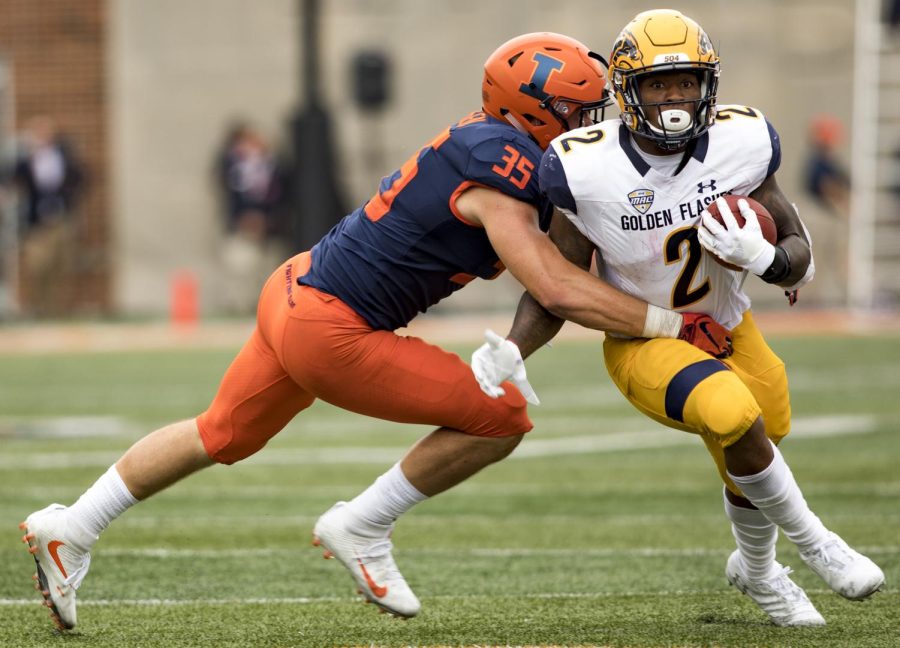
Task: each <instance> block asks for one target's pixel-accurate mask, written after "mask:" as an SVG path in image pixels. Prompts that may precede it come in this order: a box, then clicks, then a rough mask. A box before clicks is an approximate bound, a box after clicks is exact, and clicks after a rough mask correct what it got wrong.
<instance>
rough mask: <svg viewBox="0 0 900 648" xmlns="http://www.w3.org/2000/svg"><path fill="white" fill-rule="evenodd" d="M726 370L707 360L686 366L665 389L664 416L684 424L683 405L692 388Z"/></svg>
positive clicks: (726, 368) (711, 360)
mask: <svg viewBox="0 0 900 648" xmlns="http://www.w3.org/2000/svg"><path fill="white" fill-rule="evenodd" d="M727 370H728V367H726V366H725V365H724V364H722V363H721V362H719V361H718V360H713V359H709V360H702V361H701V362H695V363H694V364H691V365H688V366H687V367H685V368H684V369H682V370H681V371H679V372H678V373H677V374H675V377H674V378H672V380H671V381H670V382H669V386H668V387H666V416H668V417H669V418H670V419H674V420H676V421H679V422H681V423H684V404H685V403H686V402H687V399H688V396H690V395H691V392H692V391H694V387H696V386H697V385H699V384H700V381H701V380H703V379H705V378H708V377H709V376H711V375H713V374H714V373H716V372H717V371H727Z"/></svg>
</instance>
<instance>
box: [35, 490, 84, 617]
mask: <svg viewBox="0 0 900 648" xmlns="http://www.w3.org/2000/svg"><path fill="white" fill-rule="evenodd" d="M65 510H66V507H65V506H63V505H62V504H51V505H50V506H48V507H47V508H45V509H41V510H40V511H35V512H34V513H32V514H31V515H29V516H28V518H27V519H26V520H25V521H24V522H22V523H21V524H20V525H19V528H20V529H22V530H23V531H25V535H24V536H23V537H22V542H24V543H26V544H27V545H28V551H29V553H31V554H32V555H33V556H34V562H35V563H36V564H37V574H36V575H35V576H34V578H35V580H36V581H37V582H36V584H35V589H37V590H38V591H39V592H40V593H41V596H43V597H44V601H45V603H44V604H45V605H46V606H47V607H48V608H50V617H51V618H52V619H53V621H54V623H55V624H56V626H57V627H58V628H59V629H60V630H71V629H72V628H74V627H75V590H76V589H77V588H78V586H79V585H81V581H82V580H84V577H85V575H86V574H87V571H88V567H90V564H91V554H90V553H89V552H87V551H84V550H83V549H80V548H79V547H78V546H76V545H75V543H74V542H73V540H72V536H73V535H75V534H73V533H71V532H70V533H67V531H69V529H68V523H67V521H66V516H65V514H64V512H65Z"/></svg>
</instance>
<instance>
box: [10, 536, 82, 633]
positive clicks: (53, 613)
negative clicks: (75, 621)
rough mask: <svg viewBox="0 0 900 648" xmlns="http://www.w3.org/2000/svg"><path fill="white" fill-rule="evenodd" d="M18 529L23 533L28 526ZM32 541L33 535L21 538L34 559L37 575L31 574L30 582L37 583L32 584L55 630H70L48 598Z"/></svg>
mask: <svg viewBox="0 0 900 648" xmlns="http://www.w3.org/2000/svg"><path fill="white" fill-rule="evenodd" d="M19 528H20V529H22V530H23V531H26V532H27V531H28V525H27V524H26V523H25V522H22V523H21V524H19ZM32 540H34V534H33V533H26V534H25V535H24V536H23V537H22V542H24V543H25V544H27V545H28V553H30V554H31V556H32V558H34V564H35V566H36V567H37V573H35V574H32V576H31V578H32V580H36V581H37V582H36V583H35V584H34V587H35V589H36V590H37V591H38V592H40V593H41V597H43V599H44V605H45V606H47V607H48V608H49V610H50V619H51V620H52V621H53V624H54V625H55V626H56V628H57V630H59V631H60V632H65V631H67V630H71V629H72V628H74V627H75V626H70V625H67V624H65V623H63V620H62V619H61V618H60V616H59V610H57V609H56V606H55V605H54V604H53V599H51V598H50V583H49V582H48V581H47V576H46V575H45V574H44V570H43V569H41V562H40V561H39V560H38V557H37V552H38V546H37V545H32V544H31V541H32Z"/></svg>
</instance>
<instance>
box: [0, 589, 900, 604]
mask: <svg viewBox="0 0 900 648" xmlns="http://www.w3.org/2000/svg"><path fill="white" fill-rule="evenodd" d="M720 591H721V589H720V588H712V589H691V590H655V591H649V592H647V591H632V590H628V591H623V592H533V593H528V594H446V595H437V596H422V597H421V598H422V600H425V601H467V600H482V599H484V600H497V599H524V600H532V599H536V600H547V599H608V598H620V597H659V598H668V597H673V596H697V595H708V594H711V593H716V592H720ZM896 591H897V590H895V589H893V588H890V589H884V590H882V593H883V594H893V593H896ZM806 592H807V593H808V594H816V595H819V594H828V593H831V590H829V589H824V588H807V589H806ZM359 600H360V598H359V597H346V596H309V597H307V596H299V597H271V598H269V597H248V598H238V597H235V598H195V599H155V598H150V599H89V598H84V599H82V598H79V599H78V605H79V607H83V606H90V607H115V606H119V605H132V606H141V607H158V606H164V607H180V606H186V605H310V604H316V603H340V602H355V601H359ZM30 605H43V601H42V600H41V599H40V597H35V598H29V599H12V598H0V606H30Z"/></svg>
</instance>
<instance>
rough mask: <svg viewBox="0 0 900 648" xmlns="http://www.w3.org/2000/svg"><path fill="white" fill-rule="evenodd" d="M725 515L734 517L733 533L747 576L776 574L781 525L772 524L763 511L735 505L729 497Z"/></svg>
mask: <svg viewBox="0 0 900 648" xmlns="http://www.w3.org/2000/svg"><path fill="white" fill-rule="evenodd" d="M724 499H725V515H727V516H728V519H729V520H731V533H732V534H733V535H734V539H735V541H736V542H737V547H738V551H740V552H741V561H742V562H743V563H744V569H745V570H746V572H747V576H748V577H749V578H751V579H752V580H765V579H767V578H769V577H770V576H774V575H775V572H776V571H777V569H776V567H775V541H776V540H778V527H776V526H775V525H774V524H772V523H771V522H770V521H769V520H768V518H766V516H765V515H763V512H762V511H760V510H758V509H748V508H744V507H742V506H735V505H734V504H732V503H731V502H730V501H729V500H728V497H727V496H726V497H725V498H724Z"/></svg>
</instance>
